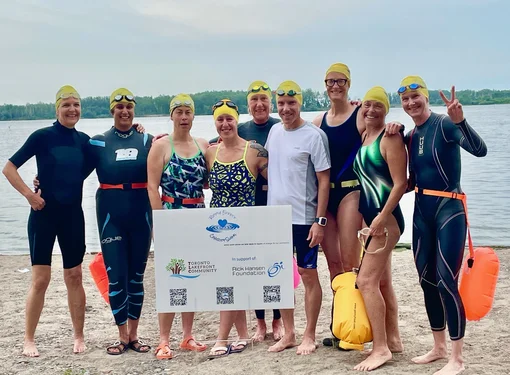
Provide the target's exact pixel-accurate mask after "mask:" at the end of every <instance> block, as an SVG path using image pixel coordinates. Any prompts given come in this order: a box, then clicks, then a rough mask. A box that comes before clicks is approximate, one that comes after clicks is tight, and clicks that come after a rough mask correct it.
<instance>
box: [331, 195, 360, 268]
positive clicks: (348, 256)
mask: <svg viewBox="0 0 510 375" xmlns="http://www.w3.org/2000/svg"><path fill="white" fill-rule="evenodd" d="M359 195H360V194H359V191H357V190H356V191H352V192H350V193H349V194H347V195H346V196H345V197H344V198H343V199H342V201H341V202H340V206H339V207H338V212H337V217H336V222H337V226H338V235H339V239H340V252H341V254H342V263H343V268H344V270H345V271H347V272H349V271H352V269H353V268H357V267H358V266H359V262H360V260H359V257H360V243H359V241H358V237H357V234H358V231H359V230H360V229H361V223H362V221H363V217H362V216H361V213H360V212H359V211H358V207H359Z"/></svg>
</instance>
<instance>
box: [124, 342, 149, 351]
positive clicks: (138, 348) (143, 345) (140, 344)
mask: <svg viewBox="0 0 510 375" xmlns="http://www.w3.org/2000/svg"><path fill="white" fill-rule="evenodd" d="M136 344H138V345H136ZM128 345H129V349H132V350H134V351H135V352H137V353H147V352H149V351H150V350H151V347H150V346H149V345H148V344H146V343H144V342H143V341H142V340H133V341H131V342H130V343H129V344H128ZM142 348H144V349H142Z"/></svg>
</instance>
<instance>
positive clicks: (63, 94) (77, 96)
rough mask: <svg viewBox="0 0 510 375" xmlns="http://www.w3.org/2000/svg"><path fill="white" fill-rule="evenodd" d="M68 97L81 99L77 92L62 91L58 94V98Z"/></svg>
mask: <svg viewBox="0 0 510 375" xmlns="http://www.w3.org/2000/svg"><path fill="white" fill-rule="evenodd" d="M69 98H75V99H81V98H80V94H78V93H77V92H64V93H62V94H60V95H59V97H58V99H69Z"/></svg>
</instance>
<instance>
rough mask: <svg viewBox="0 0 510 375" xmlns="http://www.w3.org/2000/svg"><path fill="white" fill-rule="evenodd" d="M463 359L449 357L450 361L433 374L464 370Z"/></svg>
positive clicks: (453, 374) (456, 372) (453, 372)
mask: <svg viewBox="0 0 510 375" xmlns="http://www.w3.org/2000/svg"><path fill="white" fill-rule="evenodd" d="M464 370H465V368H464V361H463V360H462V358H461V359H453V358H452V359H450V361H449V362H448V363H447V364H446V366H445V367H443V368H442V369H441V370H439V371H437V372H435V373H434V375H457V374H460V373H461V372H462V371H464Z"/></svg>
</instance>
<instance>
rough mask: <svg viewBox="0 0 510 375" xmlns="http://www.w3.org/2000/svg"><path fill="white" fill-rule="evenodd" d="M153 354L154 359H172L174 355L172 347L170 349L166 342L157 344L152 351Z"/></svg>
mask: <svg viewBox="0 0 510 375" xmlns="http://www.w3.org/2000/svg"><path fill="white" fill-rule="evenodd" d="M154 355H155V356H156V359H172V358H173V357H174V355H173V353H172V349H170V345H168V344H159V345H158V347H157V348H156V350H155V351H154Z"/></svg>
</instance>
